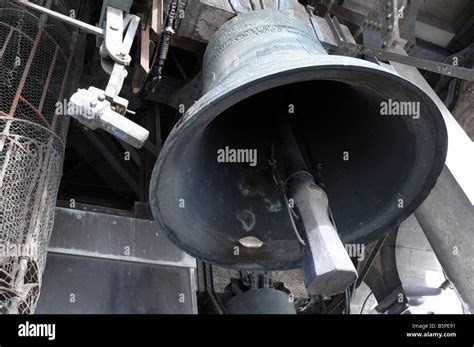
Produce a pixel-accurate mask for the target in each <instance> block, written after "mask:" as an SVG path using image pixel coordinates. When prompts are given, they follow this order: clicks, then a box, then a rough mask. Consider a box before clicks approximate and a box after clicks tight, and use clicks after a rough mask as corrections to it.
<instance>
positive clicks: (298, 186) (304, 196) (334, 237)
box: [278, 117, 357, 296]
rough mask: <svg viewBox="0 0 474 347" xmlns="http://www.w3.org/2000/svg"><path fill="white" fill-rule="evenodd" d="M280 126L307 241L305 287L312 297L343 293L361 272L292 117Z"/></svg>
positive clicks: (290, 191) (291, 193)
mask: <svg viewBox="0 0 474 347" xmlns="http://www.w3.org/2000/svg"><path fill="white" fill-rule="evenodd" d="M278 127H279V137H280V139H279V140H280V153H281V156H282V157H281V159H282V160H283V165H284V168H285V176H286V177H287V179H286V181H285V188H286V191H287V197H288V198H289V199H292V200H293V201H294V204H295V206H296V208H297V209H298V213H299V216H300V223H298V224H299V228H298V229H299V232H300V234H301V235H302V239H303V240H304V242H305V249H304V255H303V270H304V281H305V286H306V288H307V289H308V292H309V294H311V295H324V296H332V295H335V294H339V293H342V292H344V291H345V290H346V289H347V288H348V287H349V286H350V285H351V284H352V283H353V282H354V281H355V280H356V279H357V271H356V269H355V267H354V264H353V263H352V261H351V258H350V257H349V255H348V254H347V251H346V249H345V247H344V245H343V243H342V241H341V239H340V238H339V235H338V233H337V231H336V229H335V227H334V225H333V224H332V222H331V220H330V218H329V209H328V198H327V195H326V193H325V192H324V190H322V189H321V187H319V186H318V185H316V183H315V182H314V179H313V177H312V176H311V174H310V173H309V172H308V171H307V169H306V164H305V162H304V159H303V156H302V155H301V152H300V150H299V147H298V144H297V142H296V139H295V137H294V134H293V130H292V128H291V124H290V122H289V120H288V118H286V117H280V119H279V123H278Z"/></svg>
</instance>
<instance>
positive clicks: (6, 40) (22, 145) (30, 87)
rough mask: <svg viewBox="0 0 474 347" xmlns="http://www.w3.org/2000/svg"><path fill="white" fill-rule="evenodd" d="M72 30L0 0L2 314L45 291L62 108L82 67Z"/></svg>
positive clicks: (21, 308) (24, 308)
mask: <svg viewBox="0 0 474 347" xmlns="http://www.w3.org/2000/svg"><path fill="white" fill-rule="evenodd" d="M38 3H40V4H42V5H49V6H50V7H51V8H52V9H54V10H56V11H58V12H62V13H64V14H68V15H69V14H70V13H72V12H70V11H71V10H73V11H76V10H77V9H78V8H79V6H81V5H80V1H71V0H69V1H38ZM74 5H77V6H74ZM73 30H74V29H72V28H70V27H67V26H65V25H63V24H62V23H60V22H58V21H57V20H55V19H53V18H50V17H47V16H45V15H40V14H39V13H35V12H32V11H30V10H27V9H25V8H23V7H22V6H20V5H19V4H18V3H15V2H14V1H7V0H0V312H4V313H32V312H33V311H34V309H35V306H36V302H37V299H38V295H39V292H40V288H41V277H42V273H43V270H44V266H45V261H46V252H47V246H48V243H49V238H50V234H51V230H52V227H53V220H54V211H55V205H56V196H57V192H58V189H59V182H60V178H61V174H62V164H63V158H64V147H65V138H66V132H67V126H68V122H69V121H68V117H67V116H65V115H64V114H65V110H64V107H59V106H62V105H64V104H65V102H64V101H63V100H64V99H65V98H67V97H69V96H70V93H71V92H72V87H73V85H74V84H75V79H76V77H77V75H78V71H79V69H78V60H77V43H78V34H77V32H75V31H73ZM58 111H60V112H58Z"/></svg>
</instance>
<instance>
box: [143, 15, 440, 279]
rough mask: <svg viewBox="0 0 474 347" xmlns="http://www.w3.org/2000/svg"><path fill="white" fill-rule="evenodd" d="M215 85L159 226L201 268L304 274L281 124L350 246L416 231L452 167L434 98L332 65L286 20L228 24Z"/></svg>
mask: <svg viewBox="0 0 474 347" xmlns="http://www.w3.org/2000/svg"><path fill="white" fill-rule="evenodd" d="M203 74H204V75H203V79H204V92H205V94H204V95H203V96H202V98H201V99H200V100H199V101H198V102H196V103H195V104H194V105H193V106H192V107H191V108H190V109H189V110H188V112H187V113H186V115H185V116H184V117H183V118H182V119H181V121H180V122H179V123H178V124H177V125H176V127H175V128H174V130H173V131H172V132H171V134H170V136H169V137H168V139H167V141H166V143H165V145H164V147H163V149H162V152H161V155H160V157H159V159H158V161H157V164H156V167H155V170H154V172H153V177H152V182H151V205H152V210H153V214H154V216H155V219H156V220H157V221H158V222H159V224H160V225H161V227H162V229H163V230H164V231H165V232H166V233H167V234H168V235H169V237H170V238H171V240H173V241H174V242H175V243H176V244H177V245H178V246H179V247H181V248H182V249H184V250H185V251H187V252H188V253H189V254H191V255H193V256H195V257H197V258H200V259H203V260H207V261H209V262H212V263H215V264H219V265H224V266H230V267H236V268H241V269H265V270H276V269H289V268H294V267H297V266H300V265H301V262H302V246H301V242H300V241H299V240H298V237H297V234H296V233H295V230H294V228H293V227H292V224H291V219H290V216H289V212H288V209H287V207H286V206H287V203H288V202H287V201H286V197H285V195H284V190H282V186H281V184H280V183H281V182H282V181H284V180H285V179H286V178H287V177H286V176H285V174H283V173H282V172H283V171H284V170H283V169H282V168H283V167H285V158H288V156H287V155H286V157H285V154H284V151H285V146H284V144H282V141H281V139H280V137H279V135H278V134H279V133H280V132H279V131H280V130H281V129H280V126H281V122H279V121H278V119H279V118H281V117H284V118H286V119H287V121H288V122H289V124H290V126H291V128H292V131H293V133H294V137H295V139H296V142H297V144H298V147H299V150H300V151H301V155H302V156H303V157H304V161H305V163H306V167H307V171H308V172H309V173H310V174H311V175H312V176H313V177H314V180H315V182H316V183H317V184H318V185H319V186H321V187H323V189H324V191H325V192H326V194H327V197H328V201H329V205H330V209H331V211H332V215H333V218H334V224H335V226H336V227H337V232H338V234H339V236H340V238H341V240H342V242H343V243H346V244H347V243H367V242H370V241H373V240H376V239H377V238H380V237H381V236H382V235H383V234H384V233H386V232H388V231H389V230H391V229H392V228H393V227H395V226H397V225H398V224H399V223H400V222H402V221H403V220H404V219H405V218H407V217H408V216H409V215H410V214H411V213H413V211H414V210H415V209H416V208H417V206H419V205H420V204H421V202H422V201H423V200H424V199H425V198H426V196H427V195H428V193H429V192H430V190H431V189H432V188H433V186H434V184H435V182H436V179H437V177H438V175H439V174H440V172H441V169H442V167H443V165H444V161H445V157H446V149H447V134H446V129H445V125H444V122H443V119H442V116H441V113H440V111H439V109H438V108H437V106H436V105H435V104H434V102H433V101H432V100H431V99H430V98H429V97H428V96H427V95H426V94H425V93H424V92H423V90H421V89H420V88H418V87H417V86H415V85H414V84H412V83H411V82H409V81H407V80H406V79H404V78H402V77H400V76H398V75H397V74H396V73H395V72H393V71H392V70H390V69H389V68H386V67H383V66H381V65H377V64H375V63H372V62H368V61H365V60H362V59H356V58H350V57H344V56H336V55H328V54H327V52H326V51H325V50H324V49H323V47H322V46H321V43H320V42H319V41H318V40H317V38H316V35H315V34H314V32H313V31H312V29H311V27H310V26H309V24H308V23H305V22H303V21H301V20H299V19H296V18H291V17H290V16H289V15H287V14H285V13H283V12H279V11H272V10H263V11H254V12H251V13H244V14H241V15H239V16H237V17H235V18H233V19H232V20H230V21H228V22H227V23H226V24H225V25H224V26H222V27H221V28H220V30H219V31H218V32H217V33H216V35H215V36H214V38H213V39H212V40H211V42H210V43H209V45H208V48H207V51H206V54H205V59H204V66H203ZM295 219H296V220H297V215H296V217H295Z"/></svg>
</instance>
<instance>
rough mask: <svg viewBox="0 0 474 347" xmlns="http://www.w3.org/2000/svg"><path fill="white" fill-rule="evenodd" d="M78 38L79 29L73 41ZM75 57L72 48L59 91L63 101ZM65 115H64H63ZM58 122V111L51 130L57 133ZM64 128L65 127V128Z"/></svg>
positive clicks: (59, 99) (62, 135) (54, 116)
mask: <svg viewBox="0 0 474 347" xmlns="http://www.w3.org/2000/svg"><path fill="white" fill-rule="evenodd" d="M76 39H77V31H75V32H74V33H73V41H76ZM73 58H74V49H71V53H70V54H69V58H68V60H67V65H66V73H65V74H64V78H63V83H62V84H61V90H60V92H59V97H58V100H57V101H61V100H62V98H63V96H64V88H65V87H66V81H67V79H68V77H69V70H70V67H71V62H72V59H73ZM63 116H64V115H63ZM57 123H58V115H57V114H56V112H54V115H53V121H52V122H51V130H52V131H53V132H54V133H56V130H57V129H56V127H57V125H58V124H57ZM63 130H64V129H63ZM64 135H65V134H61V136H60V137H61V140H64Z"/></svg>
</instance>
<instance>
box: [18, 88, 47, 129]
mask: <svg viewBox="0 0 474 347" xmlns="http://www.w3.org/2000/svg"><path fill="white" fill-rule="evenodd" d="M18 101H21V102H22V103H24V104H25V105H26V106H28V107H29V108H31V109H32V110H33V112H34V113H35V114H36V115H37V116H38V118H39V119H41V121H42V122H45V123H46V125H45V128H48V129H50V130H51V125H50V124H49V122H48V120H47V119H46V118H45V117H44V116H43V115H42V114H41V113H40V111H39V110H38V109H37V108H36V107H35V105H33V104H32V103H31V102H29V101H28V100H26V99H25V98H24V97H23V96H21V95H20V97H19V100H18Z"/></svg>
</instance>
